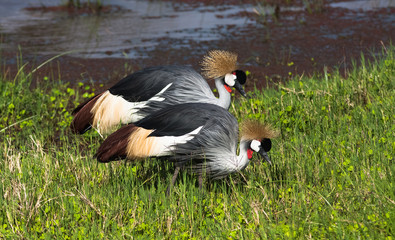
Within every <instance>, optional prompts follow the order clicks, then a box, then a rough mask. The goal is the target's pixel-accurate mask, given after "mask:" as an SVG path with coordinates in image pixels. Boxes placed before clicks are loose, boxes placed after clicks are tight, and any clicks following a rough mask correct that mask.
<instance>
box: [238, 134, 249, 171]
mask: <svg viewBox="0 0 395 240" xmlns="http://www.w3.org/2000/svg"><path fill="white" fill-rule="evenodd" d="M248 147H249V143H248V141H245V140H243V139H241V141H240V151H239V155H238V156H237V163H238V164H237V165H238V166H239V171H241V170H243V169H244V168H246V167H247V166H248V163H249V162H250V159H248V154H247V150H248Z"/></svg>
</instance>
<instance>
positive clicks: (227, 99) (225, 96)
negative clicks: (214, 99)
mask: <svg viewBox="0 0 395 240" xmlns="http://www.w3.org/2000/svg"><path fill="white" fill-rule="evenodd" d="M215 86H216V87H217V89H218V95H219V98H218V104H217V105H219V106H221V107H223V108H225V109H229V107H230V103H231V95H230V93H229V92H228V91H227V90H226V89H225V86H224V83H223V81H222V78H216V79H215Z"/></svg>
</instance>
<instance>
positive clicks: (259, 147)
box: [247, 138, 272, 164]
mask: <svg viewBox="0 0 395 240" xmlns="http://www.w3.org/2000/svg"><path fill="white" fill-rule="evenodd" d="M270 149H272V141H271V140H270V139H269V138H264V139H262V140H256V139H254V140H251V142H250V144H249V148H248V149H247V154H248V159H251V158H252V153H253V152H257V153H259V155H261V156H262V157H263V159H265V161H266V162H268V163H269V164H272V162H271V161H270V158H269V155H267V152H269V151H270Z"/></svg>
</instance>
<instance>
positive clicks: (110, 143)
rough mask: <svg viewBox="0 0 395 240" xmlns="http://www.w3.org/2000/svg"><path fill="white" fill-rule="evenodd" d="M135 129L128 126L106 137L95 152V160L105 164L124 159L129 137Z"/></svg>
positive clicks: (132, 126) (133, 126) (131, 125)
mask: <svg viewBox="0 0 395 240" xmlns="http://www.w3.org/2000/svg"><path fill="white" fill-rule="evenodd" d="M137 128H138V127H136V126H135V125H133V124H129V125H126V126H123V127H122V128H120V129H119V130H118V131H116V132H114V133H113V134H111V135H110V136H108V137H107V138H106V140H104V142H103V143H102V144H101V145H100V147H99V149H98V150H97V152H96V155H95V156H96V158H97V160H98V161H99V162H104V163H105V162H110V161H114V160H116V159H117V158H120V157H121V158H122V157H126V155H127V147H128V143H129V137H130V135H131V134H132V133H133V132H134V131H135V130H136V129H137Z"/></svg>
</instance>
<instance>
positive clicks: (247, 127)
mask: <svg viewBox="0 0 395 240" xmlns="http://www.w3.org/2000/svg"><path fill="white" fill-rule="evenodd" d="M241 126H242V128H241V141H242V142H243V141H244V142H246V143H247V144H248V147H247V155H248V159H251V158H252V154H253V152H257V153H258V154H260V155H261V156H262V157H263V158H264V159H265V161H267V162H268V163H271V161H270V158H269V156H268V155H267V152H269V151H270V149H271V148H272V141H271V138H275V137H277V135H278V132H277V131H275V130H273V129H272V128H271V127H270V125H268V124H263V123H261V122H259V121H256V120H247V121H244V122H243V123H242V125H241Z"/></svg>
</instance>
